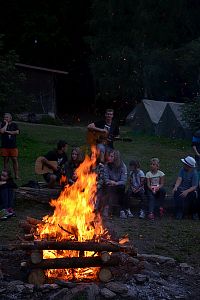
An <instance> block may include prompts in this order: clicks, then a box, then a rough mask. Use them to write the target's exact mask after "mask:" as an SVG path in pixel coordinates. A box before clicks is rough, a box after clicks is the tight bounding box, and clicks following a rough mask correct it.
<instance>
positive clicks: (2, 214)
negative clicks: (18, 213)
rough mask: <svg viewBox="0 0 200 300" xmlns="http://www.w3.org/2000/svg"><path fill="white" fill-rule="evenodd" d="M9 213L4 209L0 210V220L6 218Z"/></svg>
mask: <svg viewBox="0 0 200 300" xmlns="http://www.w3.org/2000/svg"><path fill="white" fill-rule="evenodd" d="M8 215H9V213H8V212H7V210H6V209H2V210H0V220H6V219H7V218H8Z"/></svg>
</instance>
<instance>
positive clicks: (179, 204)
mask: <svg viewBox="0 0 200 300" xmlns="http://www.w3.org/2000/svg"><path fill="white" fill-rule="evenodd" d="M182 192H183V190H182V189H181V188H178V189H177V191H176V192H175V193H174V207H175V215H176V216H177V215H178V214H181V215H184V214H185V213H187V212H189V211H190V212H191V213H192V214H194V213H197V212H198V198H197V192H195V191H193V192H190V193H188V194H187V197H181V196H180V194H181V193H182Z"/></svg>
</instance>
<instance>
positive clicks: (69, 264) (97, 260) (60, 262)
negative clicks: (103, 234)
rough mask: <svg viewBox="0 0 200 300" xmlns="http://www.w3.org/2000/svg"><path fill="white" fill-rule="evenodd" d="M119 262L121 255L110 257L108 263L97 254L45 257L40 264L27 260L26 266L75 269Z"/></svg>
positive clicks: (45, 268) (115, 264) (44, 268)
mask: <svg viewBox="0 0 200 300" xmlns="http://www.w3.org/2000/svg"><path fill="white" fill-rule="evenodd" d="M23 263H24V262H23ZM119 263H120V257H118V256H113V257H110V260H109V261H108V262H106V263H104V262H102V259H101V257H100V256H95V257H66V258H54V259H43V260H42V261H41V262H40V263H38V264H32V263H29V262H27V263H26V266H27V268H29V269H42V270H47V269H75V268H90V267H100V266H117V265H119ZM24 266H25V265H24ZM24 266H23V267H24Z"/></svg>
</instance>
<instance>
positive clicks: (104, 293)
mask: <svg viewBox="0 0 200 300" xmlns="http://www.w3.org/2000/svg"><path fill="white" fill-rule="evenodd" d="M100 294H101V295H102V296H103V297H105V298H106V299H112V298H114V297H116V296H117V295H116V294H115V293H113V292H112V291H110V290H109V289H107V288H103V289H101V290H100Z"/></svg>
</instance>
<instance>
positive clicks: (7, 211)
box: [0, 170, 17, 220]
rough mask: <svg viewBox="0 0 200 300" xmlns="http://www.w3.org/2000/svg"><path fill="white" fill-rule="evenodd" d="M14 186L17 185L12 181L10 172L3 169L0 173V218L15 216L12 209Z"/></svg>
mask: <svg viewBox="0 0 200 300" xmlns="http://www.w3.org/2000/svg"><path fill="white" fill-rule="evenodd" d="M15 188H17V185H16V184H15V182H14V181H13V179H12V177H11V174H10V172H9V171H7V170H3V171H2V172H1V175H0V205H1V211H0V220H6V219H7V218H8V217H11V216H15V213H14V210H13V205H14V189H15Z"/></svg>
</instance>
